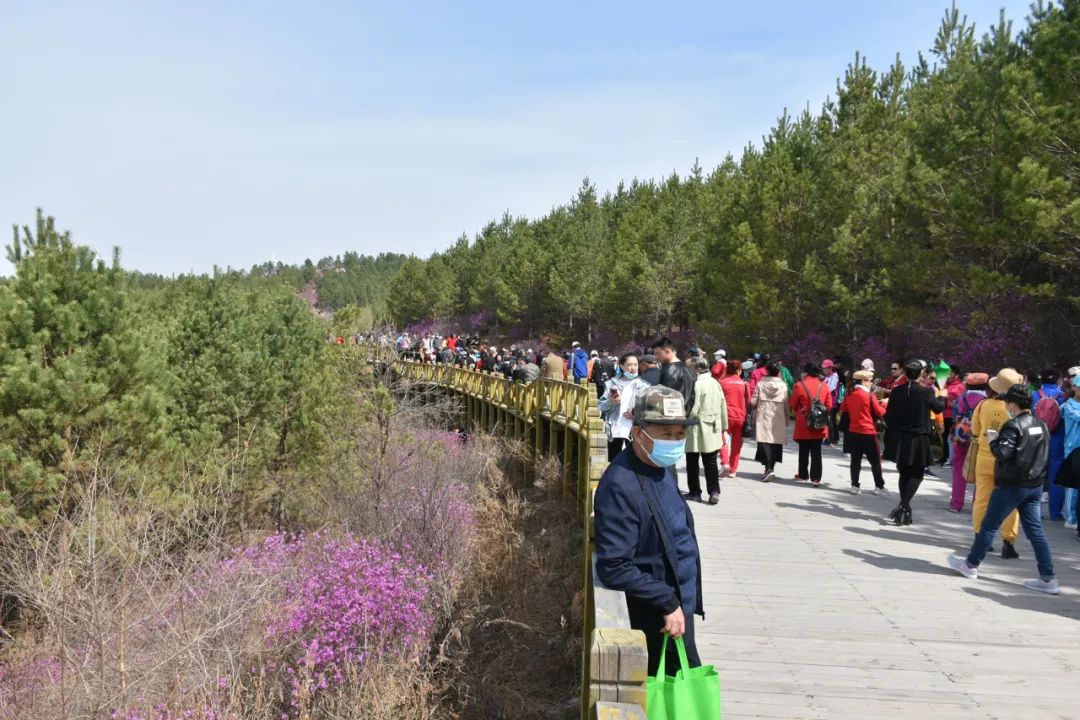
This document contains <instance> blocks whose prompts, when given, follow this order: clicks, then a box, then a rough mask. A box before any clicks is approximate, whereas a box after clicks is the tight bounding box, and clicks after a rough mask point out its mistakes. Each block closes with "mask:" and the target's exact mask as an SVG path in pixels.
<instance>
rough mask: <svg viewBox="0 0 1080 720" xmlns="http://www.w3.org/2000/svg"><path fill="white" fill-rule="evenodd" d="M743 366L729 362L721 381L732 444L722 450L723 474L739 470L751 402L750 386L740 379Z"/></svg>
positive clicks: (728, 474)
mask: <svg viewBox="0 0 1080 720" xmlns="http://www.w3.org/2000/svg"><path fill="white" fill-rule="evenodd" d="M741 368H742V366H741V365H740V364H739V361H738V360H728V361H727V372H726V373H725V374H724V376H723V378H721V380H720V388H721V389H722V390H723V391H724V399H725V400H727V417H728V432H729V433H730V434H731V442H730V443H725V444H724V446H723V447H722V448H721V449H720V462H721V463H723V468H722V469H721V471H720V472H721V474H722V475H723V476H724V477H729V476H731V475H734V474H735V473H736V471H738V469H739V453H741V452H742V441H743V426H744V425H746V406H747V404H748V402H749V400H750V386H749V385H747V384H746V382H745V381H744V380H743V379H742V378H741V377H739V370H740V369H741Z"/></svg>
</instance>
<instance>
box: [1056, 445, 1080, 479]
mask: <svg viewBox="0 0 1080 720" xmlns="http://www.w3.org/2000/svg"><path fill="white" fill-rule="evenodd" d="M1054 484H1056V485H1057V486H1058V487H1064V488H1073V489H1080V448H1077V449H1075V450H1073V451H1072V452H1071V453H1069V457H1067V458H1065V462H1063V463H1061V467H1060V468H1058V474H1057V477H1056V478H1054Z"/></svg>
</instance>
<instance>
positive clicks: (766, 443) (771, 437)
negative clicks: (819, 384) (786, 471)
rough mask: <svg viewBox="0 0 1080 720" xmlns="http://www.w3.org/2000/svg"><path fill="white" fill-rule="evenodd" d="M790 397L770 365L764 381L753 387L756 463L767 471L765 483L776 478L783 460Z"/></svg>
mask: <svg viewBox="0 0 1080 720" xmlns="http://www.w3.org/2000/svg"><path fill="white" fill-rule="evenodd" d="M787 396H788V387H787V384H786V383H785V382H784V381H783V379H782V378H781V377H780V368H779V367H778V366H777V365H776V363H769V364H768V365H766V366H765V377H764V378H763V379H762V380H761V382H759V383H758V384H757V385H755V386H754V394H753V395H752V396H751V397H750V404H751V405H753V407H754V439H755V440H756V441H757V454H756V455H755V456H754V459H755V460H757V461H758V462H759V463H761V464H762V465H763V466H764V468H765V469H764V473H763V474H762V476H761V481H762V482H769V481H770V480H772V479H773V478H775V477H776V473H774V472H773V470H774V468H775V467H776V465H777V463H780V462H781V461H782V459H783V456H784V443H785V442H787V428H788V412H787Z"/></svg>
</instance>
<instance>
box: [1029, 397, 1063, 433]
mask: <svg viewBox="0 0 1080 720" xmlns="http://www.w3.org/2000/svg"><path fill="white" fill-rule="evenodd" d="M1035 396H1036V397H1039V396H1041V397H1039V400H1038V401H1036V403H1035V407H1034V409H1033V410H1032V413H1031V414H1032V415H1034V416H1035V417H1037V418H1039V419H1040V420H1042V421H1043V424H1044V425H1046V429H1047V430H1049V431H1050V432H1055V431H1056V430H1057V429H1058V427H1059V426H1060V425H1061V408H1060V407H1058V404H1057V400H1055V399H1054V398H1052V397H1050V396H1049V395H1043V393H1041V392H1036V393H1035Z"/></svg>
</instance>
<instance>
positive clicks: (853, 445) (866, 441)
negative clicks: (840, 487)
mask: <svg viewBox="0 0 1080 720" xmlns="http://www.w3.org/2000/svg"><path fill="white" fill-rule="evenodd" d="M845 440H847V443H848V448H849V449H850V450H851V486H852V487H859V473H860V472H861V471H862V459H863V456H866V459H867V460H868V461H869V462H870V470H871V471H872V472H873V473H874V487H879V488H883V487H885V478H884V477H883V476H882V474H881V453H880V452H879V451H878V444H877V435H863V434H861V433H853V432H849V433H848V434H847V436H846V437H845Z"/></svg>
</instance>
